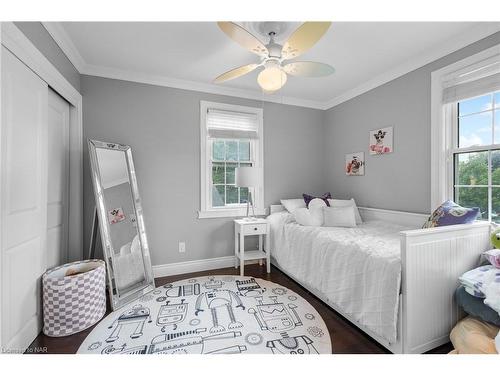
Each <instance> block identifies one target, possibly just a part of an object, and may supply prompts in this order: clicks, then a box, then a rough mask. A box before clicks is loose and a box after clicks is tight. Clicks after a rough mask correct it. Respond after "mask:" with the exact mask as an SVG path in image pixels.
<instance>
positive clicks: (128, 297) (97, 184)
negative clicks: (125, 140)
mask: <svg viewBox="0 0 500 375" xmlns="http://www.w3.org/2000/svg"><path fill="white" fill-rule="evenodd" d="M87 142H88V147H89V157H90V173H91V177H92V183H93V185H94V196H95V202H96V210H97V215H98V216H97V217H98V220H99V227H100V231H101V243H102V251H103V256H104V258H105V259H104V260H105V262H106V267H107V271H108V272H107V281H108V287H109V295H110V299H111V309H112V310H116V309H118V308H120V307H122V306H123V305H125V304H127V303H129V302H131V301H134V300H136V299H138V298H140V297H141V296H143V295H144V294H146V293H149V292H150V291H152V290H153V289H155V282H154V276H153V268H152V266H151V256H150V252H149V245H148V240H147V236H146V229H145V226H144V217H143V210H142V204H141V198H140V195H139V189H138V187H137V178H136V174H135V168H134V161H133V159H132V149H131V147H130V146H128V145H123V144H119V143H111V142H102V141H97V140H94V139H88V140H87ZM98 148H102V149H107V150H114V151H122V152H125V159H126V161H127V171H128V176H129V183H130V187H131V190H132V191H131V193H132V200H133V205H134V211H135V216H136V224H137V232H138V234H139V240H140V242H141V249H142V258H143V262H144V276H145V280H144V281H143V282H142V283H141V284H138V286H136V287H133V288H132V289H130V290H128V291H126V292H125V293H120V291H119V290H118V288H117V287H116V283H115V278H114V274H115V270H114V268H113V265H114V264H116V262H114V257H115V252H114V251H113V245H112V243H111V237H110V224H109V222H108V217H107V211H106V205H105V202H104V195H103V187H102V179H101V174H100V169H99V162H98V159H97V149H98ZM117 272H119V271H117Z"/></svg>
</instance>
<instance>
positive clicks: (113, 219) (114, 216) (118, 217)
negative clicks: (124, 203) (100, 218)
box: [108, 207, 125, 224]
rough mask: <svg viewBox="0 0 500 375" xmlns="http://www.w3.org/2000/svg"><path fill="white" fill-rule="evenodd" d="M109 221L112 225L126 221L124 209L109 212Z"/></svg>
mask: <svg viewBox="0 0 500 375" xmlns="http://www.w3.org/2000/svg"><path fill="white" fill-rule="evenodd" d="M108 219H109V223H110V224H116V223H119V222H120V221H123V220H125V214H124V213H123V209H122V208H121V207H118V208H113V209H112V210H111V211H108Z"/></svg>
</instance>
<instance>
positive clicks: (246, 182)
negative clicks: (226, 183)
mask: <svg viewBox="0 0 500 375" xmlns="http://www.w3.org/2000/svg"><path fill="white" fill-rule="evenodd" d="M235 175H236V186H237V187H246V188H248V199H247V215H246V219H247V220H256V217H255V210H254V206H253V198H252V188H253V189H254V191H255V188H257V187H259V186H260V185H261V176H262V168H258V167H238V168H236V172H235ZM250 205H251V206H252V216H251V217H250Z"/></svg>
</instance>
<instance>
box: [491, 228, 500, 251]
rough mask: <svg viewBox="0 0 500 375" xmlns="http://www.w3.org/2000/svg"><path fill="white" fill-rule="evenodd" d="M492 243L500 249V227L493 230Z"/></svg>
mask: <svg viewBox="0 0 500 375" xmlns="http://www.w3.org/2000/svg"><path fill="white" fill-rule="evenodd" d="M491 243H492V245H493V246H495V248H497V249H500V228H497V229H495V230H494V231H493V232H491Z"/></svg>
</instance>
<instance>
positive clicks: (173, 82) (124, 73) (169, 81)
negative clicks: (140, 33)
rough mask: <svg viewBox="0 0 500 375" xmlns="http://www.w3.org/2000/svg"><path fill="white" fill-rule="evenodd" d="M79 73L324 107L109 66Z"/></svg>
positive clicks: (284, 97)
mask: <svg viewBox="0 0 500 375" xmlns="http://www.w3.org/2000/svg"><path fill="white" fill-rule="evenodd" d="M80 73H81V74H84V75H90V76H96V77H103V78H111V79H119V80H122V81H130V82H137V83H145V84H148V85H155V86H163V87H171V88H175V89H181V90H190V91H198V92H205V93H208V94H215V95H225V96H233V97H237V98H244V99H251V100H258V101H264V102H270V103H278V104H288V105H294V106H299V107H308V108H315V109H324V108H323V103H322V102H318V101H314V100H306V99H300V98H293V97H288V96H281V95H279V94H274V95H267V94H263V93H262V92H260V91H253V90H243V89H235V88H231V87H224V86H221V85H216V84H212V83H203V82H195V81H189V80H183V79H177V78H171V77H168V76H162V75H153V74H146V73H141V72H134V71H130V70H121V69H115V68H109V67H104V66H96V65H86V66H85V68H84V69H83V70H82V71H81V72H80Z"/></svg>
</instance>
